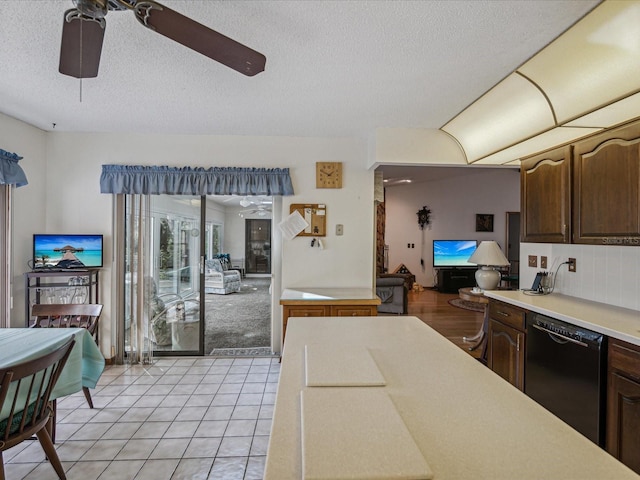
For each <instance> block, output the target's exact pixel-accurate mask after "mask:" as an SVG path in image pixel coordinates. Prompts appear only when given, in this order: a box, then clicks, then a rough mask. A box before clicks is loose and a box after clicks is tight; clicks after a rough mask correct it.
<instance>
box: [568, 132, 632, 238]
mask: <svg viewBox="0 0 640 480" xmlns="http://www.w3.org/2000/svg"><path fill="white" fill-rule="evenodd" d="M573 169H574V177H573V182H574V185H573V189H574V205H573V227H574V236H573V241H574V243H589V244H596V245H603V244H605V245H607V244H613V245H636V246H638V245H640V125H632V126H630V127H624V128H620V129H617V130H613V131H611V132H607V133H606V134H602V135H598V136H596V137H594V138H592V139H589V140H585V141H584V142H581V143H578V144H576V146H575V150H574V158H573Z"/></svg>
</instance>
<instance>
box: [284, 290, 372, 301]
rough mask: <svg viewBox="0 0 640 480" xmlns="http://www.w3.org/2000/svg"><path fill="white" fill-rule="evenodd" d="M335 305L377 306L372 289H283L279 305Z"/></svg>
mask: <svg viewBox="0 0 640 480" xmlns="http://www.w3.org/2000/svg"><path fill="white" fill-rule="evenodd" d="M308 302H313V303H317V304H319V305H322V304H330V305H335V304H337V303H340V302H345V303H350V304H353V303H359V304H363V305H364V304H371V305H379V304H380V298H379V297H378V296H377V295H376V291H375V289H374V288H353V287H345V288H285V289H284V290H283V291H282V295H280V304H283V303H287V304H294V303H308Z"/></svg>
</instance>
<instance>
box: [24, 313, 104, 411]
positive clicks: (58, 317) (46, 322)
mask: <svg viewBox="0 0 640 480" xmlns="http://www.w3.org/2000/svg"><path fill="white" fill-rule="evenodd" d="M101 313H102V305H101V304H99V303H53V304H48V303H43V304H36V305H34V306H33V308H32V309H31V315H32V316H33V317H35V319H34V320H33V323H32V324H31V327H33V328H86V329H87V330H89V333H91V335H92V336H93V338H94V339H96V343H97V334H98V321H99V320H100V314H101ZM82 393H84V397H85V398H86V399H87V403H88V404H89V408H93V400H92V399H91V392H90V391H89V389H88V388H87V387H82Z"/></svg>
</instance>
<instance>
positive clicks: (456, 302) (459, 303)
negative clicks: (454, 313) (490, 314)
mask: <svg viewBox="0 0 640 480" xmlns="http://www.w3.org/2000/svg"><path fill="white" fill-rule="evenodd" d="M449 305H452V306H454V307H458V308H462V309H464V310H472V311H474V312H484V305H482V304H480V303H476V302H470V301H468V300H462V299H461V298H452V299H451V300H449Z"/></svg>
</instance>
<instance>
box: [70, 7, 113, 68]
mask: <svg viewBox="0 0 640 480" xmlns="http://www.w3.org/2000/svg"><path fill="white" fill-rule="evenodd" d="M105 27H106V22H105V20H104V18H96V19H94V18H90V17H87V16H84V15H82V13H80V12H79V11H78V10H77V9H75V8H73V9H71V10H67V11H66V12H65V14H64V25H63V27H62V44H61V46H60V66H59V67H58V71H59V72H60V73H62V74H64V75H69V76H71V77H75V78H93V77H97V76H98V67H99V66H100V54H101V53H102V40H103V39H104V30H105Z"/></svg>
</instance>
